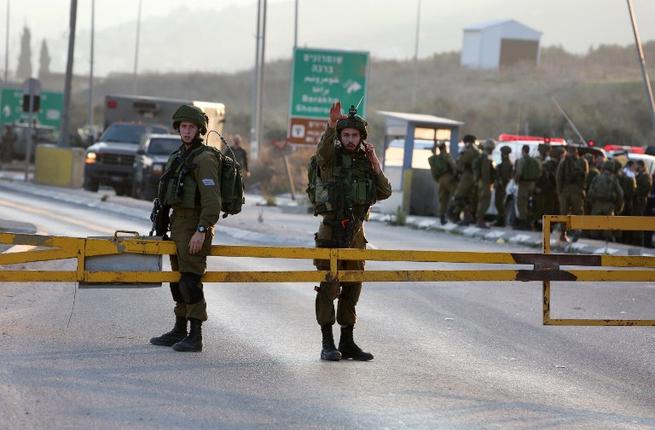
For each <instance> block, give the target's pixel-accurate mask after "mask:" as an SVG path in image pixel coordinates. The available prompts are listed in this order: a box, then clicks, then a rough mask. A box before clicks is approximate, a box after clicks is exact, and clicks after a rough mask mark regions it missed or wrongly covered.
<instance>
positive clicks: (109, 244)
mask: <svg viewBox="0 0 655 430" xmlns="http://www.w3.org/2000/svg"><path fill="white" fill-rule="evenodd" d="M620 218H622V217H611V218H610V217H574V216H567V217H559V216H547V217H544V253H543V254H541V253H500V252H450V251H418V250H371V249H367V250H363V249H339V248H332V249H328V248H292V247H252V246H223V245H214V246H212V249H211V255H212V256H217V257H231V258H240V257H245V258H275V259H306V260H312V259H321V260H328V261H329V262H330V269H329V270H323V271H319V270H304V271H208V272H207V273H205V275H204V276H203V278H202V279H203V281H206V282H248V283H253V282H316V283H317V282H321V281H327V282H331V281H332V282H335V281H346V282H355V281H357V282H463V281H473V282H484V281H496V282H501V281H508V282H511V281H521V282H529V281H542V282H543V322H544V324H545V325H649V326H650V325H655V320H583V319H553V318H550V282H551V281H582V282H589V281H596V282H619V281H621V282H649V281H650V282H653V281H655V270H653V268H654V267H655V257H646V256H606V255H569V254H551V253H550V226H551V225H552V224H553V223H565V224H566V225H567V226H568V227H569V228H575V229H583V228H590V229H595V230H598V229H603V228H608V229H623V230H626V229H631V230H649V229H653V230H655V219H652V218H647V217H641V218H636V217H627V218H628V219H627V220H626V219H620ZM626 227H628V228H626ZM0 244H8V245H32V246H34V247H36V249H34V250H29V251H23V252H15V253H2V254H0V265H2V266H6V265H11V264H19V263H31V262H37V261H51V260H62V259H76V269H75V270H71V271H45V270H5V269H0V281H4V282H84V283H128V284H138V283H154V282H171V281H177V280H179V276H180V275H179V273H178V272H172V271H166V272H164V271H158V272H146V271H142V272H120V271H89V270H87V269H86V267H85V259H86V258H88V257H98V256H109V255H121V254H141V255H167V254H175V252H176V250H175V245H174V244H173V242H170V241H161V240H153V239H150V238H143V237H141V238H124V237H114V239H96V238H72V237H56V236H54V237H53V236H39V235H26V234H11V233H0ZM43 248H46V249H43ZM343 260H366V261H387V262H392V261H395V262H419V263H453V264H489V265H496V266H504V267H502V268H490V269H477V268H476V269H474V270H449V269H448V270H445V269H438V270H364V271H358V270H339V269H338V262H339V261H343ZM522 266H523V267H522ZM526 266H527V267H526ZM563 266H578V267H579V266H583V267H603V269H602V270H599V269H594V270H588V269H578V268H574V269H571V270H564V269H563ZM605 267H613V268H615V269H605ZM616 268H618V269H619V270H617V269H616ZM621 268H640V270H620V269H621Z"/></svg>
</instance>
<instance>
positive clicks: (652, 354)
mask: <svg viewBox="0 0 655 430" xmlns="http://www.w3.org/2000/svg"><path fill="white" fill-rule="evenodd" d="M46 191H47V190H46ZM75 193H77V194H79V196H78V197H79V201H80V202H83V201H86V200H89V201H90V200H92V199H97V197H96V196H92V195H87V194H86V193H83V192H77V191H75ZM55 194H56V193H54V192H53V193H49V192H45V193H44V196H43V197H34V196H30V195H26V194H24V193H22V194H18V193H16V192H14V191H11V190H9V188H7V187H4V186H3V184H1V183H0V219H4V220H15V221H22V222H27V223H32V224H34V225H35V226H36V227H37V230H38V231H39V232H42V233H48V234H54V235H73V236H97V235H108V234H110V233H112V232H113V231H114V230H116V229H124V230H138V231H141V232H146V231H147V230H148V228H149V226H148V224H147V223H146V222H145V221H144V220H140V219H138V216H139V214H140V213H142V214H143V216H144V218H145V217H146V216H147V206H148V205H147V204H146V203H143V202H135V201H131V200H130V199H121V198H115V197H113V196H109V199H108V202H102V203H98V204H97V205H96V207H85V206H81V205H79V204H70V203H62V202H58V201H56V200H55V199H53V197H56V195H55ZM105 203H106V204H105ZM123 207H124V208H125V209H124V210H123V209H121V208H123ZM260 221H261V222H260ZM317 222H318V221H317V219H316V218H313V217H311V216H308V215H299V214H284V213H282V212H281V211H280V210H279V209H277V208H259V207H255V206H249V207H248V208H247V209H246V211H245V212H244V213H243V214H242V215H239V216H237V217H233V218H228V219H227V220H223V221H221V227H220V229H219V235H218V237H217V240H216V243H238V244H247V243H251V244H262V243H270V244H273V245H281V244H282V245H309V244H311V239H312V233H313V231H314V230H315V228H316V225H317ZM367 236H368V238H369V240H370V242H371V245H372V246H375V247H377V248H382V249H441V250H474V251H499V252H505V251H513V252H521V251H523V252H533V251H534V250H530V249H524V248H520V247H516V246H511V245H495V244H492V243H489V242H477V241H474V240H472V239H466V238H462V237H457V236H449V235H445V234H439V233H433V232H425V231H419V230H412V229H408V228H402V227H391V226H387V225H384V224H373V223H372V224H371V225H369V227H368V231H367ZM70 265H71V263H70V262H61V263H40V264H39V265H31V266H30V268H37V267H48V268H53V267H58V268H61V267H70ZM373 266H375V267H376V268H378V267H384V268H406V267H410V266H417V267H418V265H412V264H406V263H403V264H401V265H400V266H399V265H398V263H395V264H390V265H386V264H383V263H377V264H375V265H371V266H370V267H373ZM311 267H312V266H311V265H310V262H308V261H307V262H306V261H291V262H289V261H285V260H253V259H234V260H227V259H219V258H215V259H210V269H214V270H251V269H253V268H257V269H261V270H282V269H284V268H293V269H308V268H311ZM421 267H424V266H421ZM654 292H655V289H654V288H653V285H646V284H634V285H630V284H625V285H617V284H613V285H611V284H599V285H588V284H578V285H573V284H565V283H557V284H555V283H554V284H553V312H554V314H555V316H562V317H563V316H569V317H607V318H613V317H616V318H627V317H634V318H650V317H652V316H653V313H655V311H654V310H653V302H654V299H653V293H654ZM206 296H207V301H208V304H209V309H208V311H209V321H208V322H207V323H206V324H205V325H204V326H203V329H204V330H203V331H204V333H203V335H204V343H205V349H204V351H203V352H202V353H199V354H182V353H176V352H175V351H172V350H171V349H169V348H165V347H154V346H151V345H149V344H148V339H149V338H150V337H151V336H153V335H158V334H160V333H162V332H163V331H167V330H168V329H169V328H170V327H171V324H172V320H173V317H172V302H171V299H170V294H169V292H168V288H166V287H164V288H159V289H140V290H125V289H113V290H109V289H95V290H78V291H77V292H76V291H75V285H74V284H69V283H64V284H56V283H53V284H45V283H41V284H9V283H5V284H2V285H0V404H1V405H2V407H0V423H2V425H1V427H2V428H17V429H18V428H20V429H29V428H36V429H45V428H48V429H50V428H57V429H60V428H61V429H67V428H70V429H78V428H94V429H115V428H128V427H129V428H131V429H154V428H170V429H186V428H207V429H219V428H220V429H223V428H225V429H251V428H262V429H264V428H265V429H268V428H299V429H335V428H336V429H340V428H344V429H346V428H348V429H350V428H366V429H371V428H390V429H405V428H407V429H600V428H603V429H605V428H611V429H652V428H655V394H654V391H655V390H654V388H655V382H654V380H655V378H654V376H655V364H654V360H653V358H655V346H654V343H655V331H654V330H653V329H652V328H636V327H630V328H575V327H544V326H542V325H541V286H540V284H538V283H505V284H502V283H422V284H384V283H379V284H367V285H366V286H365V288H364V291H363V294H362V297H361V299H360V304H359V306H358V313H359V318H360V319H359V323H358V325H357V327H356V330H355V335H356V340H357V341H358V342H359V343H360V345H361V346H362V347H364V349H366V350H369V351H371V352H372V353H374V354H375V359H374V360H373V361H371V362H368V363H357V362H352V361H342V362H338V363H331V362H330V363H328V362H322V361H320V360H319V352H320V330H319V327H318V326H317V324H316V322H315V320H314V312H313V308H314V304H313V298H314V292H313V289H312V285H309V284H252V285H248V284H208V285H207V286H206ZM73 301H74V306H73Z"/></svg>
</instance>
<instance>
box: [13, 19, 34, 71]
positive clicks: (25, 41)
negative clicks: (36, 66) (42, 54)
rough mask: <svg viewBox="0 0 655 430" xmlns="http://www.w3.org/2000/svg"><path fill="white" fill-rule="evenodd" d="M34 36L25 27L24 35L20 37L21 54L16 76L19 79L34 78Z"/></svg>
mask: <svg viewBox="0 0 655 430" xmlns="http://www.w3.org/2000/svg"><path fill="white" fill-rule="evenodd" d="M31 43H32V34H31V33H30V29H29V28H27V26H25V27H23V34H21V36H20V54H19V55H18V68H17V69H16V76H17V77H18V79H28V78H31V77H32V47H31Z"/></svg>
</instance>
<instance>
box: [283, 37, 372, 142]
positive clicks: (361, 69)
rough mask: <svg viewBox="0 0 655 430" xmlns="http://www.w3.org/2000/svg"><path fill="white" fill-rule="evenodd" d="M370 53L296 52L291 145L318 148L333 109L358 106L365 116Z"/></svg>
mask: <svg viewBox="0 0 655 430" xmlns="http://www.w3.org/2000/svg"><path fill="white" fill-rule="evenodd" d="M368 58H369V54H368V52H353V51H340V50H325V49H311V48H296V49H295V51H294V55H293V76H292V79H291V97H290V106H289V128H288V131H287V141H288V142H289V143H297V144H310V145H316V144H318V141H319V139H320V137H321V134H323V131H324V130H325V124H326V123H327V118H328V116H329V114H330V106H331V105H332V103H334V102H336V101H337V100H339V101H340V102H341V105H342V106H346V108H347V107H348V106H350V105H357V104H359V108H358V112H359V114H360V115H362V116H365V115H366V83H367V78H368V68H369V67H368V64H369V63H368Z"/></svg>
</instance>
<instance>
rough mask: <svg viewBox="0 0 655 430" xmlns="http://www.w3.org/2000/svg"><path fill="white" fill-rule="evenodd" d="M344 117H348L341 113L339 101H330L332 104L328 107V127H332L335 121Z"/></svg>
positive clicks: (335, 123)
mask: <svg viewBox="0 0 655 430" xmlns="http://www.w3.org/2000/svg"><path fill="white" fill-rule="evenodd" d="M346 118H348V117H347V116H346V115H344V114H342V113H341V102H340V101H338V100H337V101H336V102H334V103H332V106H331V107H330V119H329V120H328V126H329V127H330V128H334V127H336V126H337V121H339V120H340V119H346Z"/></svg>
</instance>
